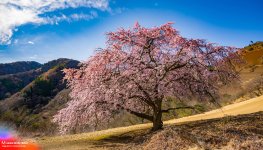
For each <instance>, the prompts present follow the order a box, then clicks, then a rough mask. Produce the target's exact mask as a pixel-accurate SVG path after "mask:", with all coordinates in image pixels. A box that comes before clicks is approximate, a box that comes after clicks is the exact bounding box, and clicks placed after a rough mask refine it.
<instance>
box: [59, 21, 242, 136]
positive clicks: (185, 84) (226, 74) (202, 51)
mask: <svg viewBox="0 0 263 150" xmlns="http://www.w3.org/2000/svg"><path fill="white" fill-rule="evenodd" d="M107 36H108V41H107V47H106V48H105V49H101V50H99V51H97V52H96V53H95V55H93V56H91V57H90V58H89V59H88V60H87V61H85V62H83V63H82V67H81V68H80V69H66V70H65V73H66V77H65V79H67V81H68V85H69V87H70V89H71V93H70V96H71V97H72V100H71V101H70V102H69V103H68V106H67V107H66V108H64V109H62V110H60V111H59V112H58V114H57V115H56V116H55V117H54V121H55V122H57V123H59V125H60V130H61V132H66V131H68V130H70V129H72V128H74V127H76V126H83V125H95V122H96V121H98V120H99V121H101V122H104V121H108V120H109V119H110V118H111V115H112V114H113V113H116V112H119V111H127V112H129V113H131V114H133V115H136V116H138V117H141V118H144V119H147V120H149V121H151V122H153V130H158V129H160V128H162V113H163V112H167V111H169V110H171V109H174V108H168V109H166V110H164V109H163V108H162V103H163V102H165V100H166V98H167V97H171V96H172V97H175V98H176V99H181V100H187V99H190V98H193V97H194V98H196V99H199V100H208V99H212V100H216V95H217V91H218V87H220V86H222V85H225V84H227V83H229V82H230V81H232V80H233V79H234V78H237V77H238V73H237V71H236V70H235V65H234V64H236V63H238V62H239V61H241V59H240V57H239V54H238V52H237V51H238V49H237V48H234V47H227V46H218V45H216V44H213V43H208V42H206V41H205V40H200V39H187V38H183V37H182V36H181V35H180V34H179V33H178V31H177V30H176V29H174V28H173V27H172V24H171V23H167V24H165V25H162V26H160V27H154V28H145V27H142V26H140V25H139V24H138V23H136V24H135V26H134V27H133V28H131V29H119V30H118V31H116V32H109V33H108V34H107ZM175 109H176V108H175Z"/></svg>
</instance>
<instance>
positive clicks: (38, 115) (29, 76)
mask: <svg viewBox="0 0 263 150" xmlns="http://www.w3.org/2000/svg"><path fill="white" fill-rule="evenodd" d="M78 64H79V61H76V60H71V59H58V60H53V61H50V62H48V63H46V64H44V65H41V67H39V68H36V69H33V70H30V71H25V72H19V73H16V74H8V75H3V76H0V77H2V78H0V83H2V84H0V88H2V89H6V92H9V93H11V94H10V95H11V96H9V97H8V98H5V99H4V100H2V101H0V114H1V116H0V120H1V122H3V123H7V124H8V125H9V126H14V128H18V129H19V130H20V131H21V132H23V131H36V130H38V131H39V132H44V131H41V130H43V129H45V130H46V129H51V127H50V125H48V123H50V118H49V117H52V116H53V115H54V113H56V112H57V110H59V109H61V107H62V106H63V105H64V104H65V103H66V102H67V101H68V100H69V97H68V93H69V90H68V89H66V82H64V81H63V77H64V73H63V71H62V70H63V69H65V68H78V67H79V66H78ZM3 81H5V82H8V83H9V84H3V83H5V82H3ZM17 83H20V84H17ZM6 85H8V86H6ZM7 87H8V88H11V87H13V88H12V89H8V88H7ZM1 92H2V91H1ZM2 93H3V92H2ZM52 110H54V113H51V112H52Z"/></svg>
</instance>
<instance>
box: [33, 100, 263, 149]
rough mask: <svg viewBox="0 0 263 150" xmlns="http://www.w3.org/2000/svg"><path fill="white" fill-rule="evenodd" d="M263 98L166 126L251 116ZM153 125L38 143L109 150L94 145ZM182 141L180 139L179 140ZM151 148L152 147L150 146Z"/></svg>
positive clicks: (116, 129) (59, 137) (51, 145)
mask: <svg viewBox="0 0 263 150" xmlns="http://www.w3.org/2000/svg"><path fill="white" fill-rule="evenodd" d="M262 106H263V96H260V97H257V98H253V99H250V100H247V101H244V102H240V103H236V104H232V105H228V106H225V107H223V108H222V109H217V110H213V111H210V112H207V113H204V114H198V115H194V116H189V117H183V118H180V119H174V120H169V121H165V122H164V124H165V125H171V124H175V125H179V124H185V123H187V122H193V121H198V120H207V119H214V118H222V117H225V116H228V115H239V114H249V113H254V112H259V111H263V107H262ZM151 126H152V125H151V124H150V123H148V124H139V125H133V126H128V127H120V128H113V129H108V130H102V131H96V132H90V133H82V134H73V135H64V136H56V137H43V138H38V139H37V142H38V143H39V144H40V145H41V146H42V147H43V148H44V149H63V150H66V149H91V148H92V149H105V148H107V149H109V148H110V147H109V146H107V144H109V145H112V142H109V143H107V142H106V144H105V143H104V144H103V146H95V147H94V145H101V144H102V142H101V140H102V139H107V138H111V137H115V136H121V135H123V134H127V133H130V132H134V131H138V130H144V131H145V129H149V128H150V127H151ZM178 140H180V139H178ZM118 145H119V146H120V145H122V144H117V145H116V144H115V146H118ZM148 146H149V147H151V146H150V145H148ZM193 146H194V145H193Z"/></svg>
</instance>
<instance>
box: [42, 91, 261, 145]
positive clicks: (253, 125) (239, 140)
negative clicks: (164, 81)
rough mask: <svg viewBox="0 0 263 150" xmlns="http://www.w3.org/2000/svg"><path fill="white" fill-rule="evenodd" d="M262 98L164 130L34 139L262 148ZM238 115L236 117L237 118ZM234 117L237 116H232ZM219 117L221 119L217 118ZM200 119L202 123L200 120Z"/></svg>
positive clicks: (170, 124)
mask: <svg viewBox="0 0 263 150" xmlns="http://www.w3.org/2000/svg"><path fill="white" fill-rule="evenodd" d="M262 105H263V96H260V97H257V98H254V99H250V100H248V101H244V102H240V103H236V104H232V105H229V106H226V107H223V108H222V109H218V110H213V111H210V112H207V113H204V114H199V115H194V116H189V117H184V118H180V119H175V120H169V121H166V122H164V124H165V125H166V126H165V127H164V130H163V131H160V132H154V133H152V132H149V130H148V129H149V128H150V127H151V126H152V124H150V123H149V124H139V125H134V126H128V127H120V128H114V129H108V130H102V131H96V132H90V133H81V134H73V135H65V136H57V137H43V138H37V142H38V143H39V144H40V146H42V147H43V148H44V149H51V150H53V149H54V150H55V149H64V150H67V149H72V150H73V149H106V148H107V149H156V150H157V149H166V148H168V147H169V148H171V149H188V148H196V149H215V148H223V149H227V148H229V149H241V148H242V147H243V146H244V148H245V149H248V148H249V147H251V146H254V148H255V149H258V148H259V147H260V146H262V144H263V143H262V141H263V132H262V130H261V128H262V127H263V122H262V121H263V120H262V119H263V117H262V113H256V114H250V115H249V113H255V112H260V111H263V107H262ZM240 114H243V115H241V116H236V115H240ZM231 116H236V117H231ZM217 118H222V119H217ZM202 120H203V121H202Z"/></svg>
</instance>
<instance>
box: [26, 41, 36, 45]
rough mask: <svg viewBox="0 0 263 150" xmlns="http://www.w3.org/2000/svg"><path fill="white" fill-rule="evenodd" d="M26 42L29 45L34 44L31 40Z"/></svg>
mask: <svg viewBox="0 0 263 150" xmlns="http://www.w3.org/2000/svg"><path fill="white" fill-rule="evenodd" d="M27 43H28V44H31V45H34V44H35V43H34V42H32V41H28V42H27Z"/></svg>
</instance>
